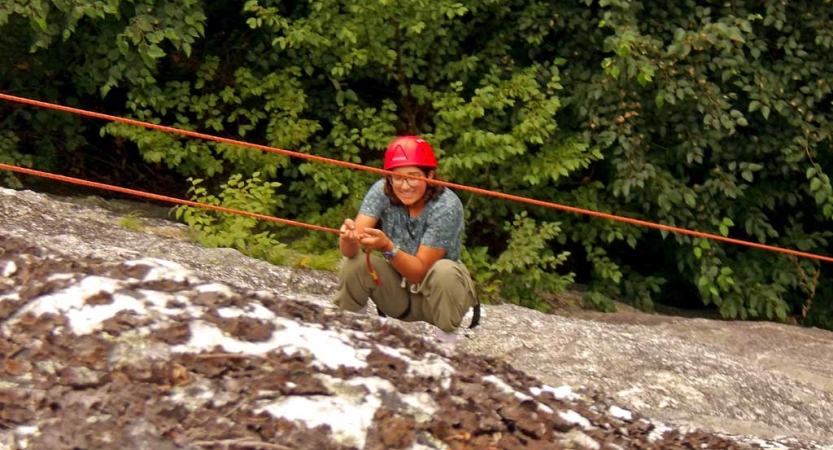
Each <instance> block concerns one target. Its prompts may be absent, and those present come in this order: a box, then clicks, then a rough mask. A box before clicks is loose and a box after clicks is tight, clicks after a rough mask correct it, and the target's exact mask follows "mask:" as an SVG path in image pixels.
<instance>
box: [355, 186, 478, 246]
mask: <svg viewBox="0 0 833 450" xmlns="http://www.w3.org/2000/svg"><path fill="white" fill-rule="evenodd" d="M359 214H364V215H366V216H370V217H373V218H375V219H380V220H381V221H382V231H384V232H385V234H386V235H387V236H388V237H389V238H390V239H391V240H392V241H393V242H394V243H396V244H398V245H399V248H401V249H402V250H404V251H405V252H407V253H409V254H411V255H416V252H417V249H418V248H419V246H420V245H425V246H426V247H431V248H440V249H443V250H445V255H443V258H444V259H450V260H452V261H457V262H459V261H460V247H461V246H462V240H463V227H464V220H463V202H461V201H460V198H459V197H457V194H455V193H454V192H452V191H451V189H448V188H445V189H444V190H443V192H442V194H440V196H439V197H438V198H437V199H435V200H430V201H428V203H426V204H425V208H424V209H423V210H422V212H421V213H420V214H419V216H417V217H411V216H410V214H409V213H408V208H407V207H405V206H401V205H400V206H392V205H391V204H390V199H389V198H388V197H387V196H386V195H385V179H384V178H383V179H381V180H379V181H377V182H375V183H373V185H372V186H371V187H370V189H368V191H367V193H366V194H365V196H364V200H362V206H361V207H360V208H359Z"/></svg>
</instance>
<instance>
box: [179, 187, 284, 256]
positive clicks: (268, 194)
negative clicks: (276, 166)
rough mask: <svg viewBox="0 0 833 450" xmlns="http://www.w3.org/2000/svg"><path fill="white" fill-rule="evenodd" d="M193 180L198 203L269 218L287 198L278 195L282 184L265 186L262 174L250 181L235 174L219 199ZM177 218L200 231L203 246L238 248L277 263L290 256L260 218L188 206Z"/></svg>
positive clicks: (192, 189)
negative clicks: (277, 189)
mask: <svg viewBox="0 0 833 450" xmlns="http://www.w3.org/2000/svg"><path fill="white" fill-rule="evenodd" d="M189 181H190V182H191V187H190V188H189V190H188V192H189V194H191V199H192V201H195V202H197V203H202V204H206V205H212V206H219V207H222V208H229V209H235V210H241V211H245V212H248V213H253V214H260V215H265V216H269V215H273V214H274V213H275V212H276V210H277V209H279V208H281V207H282V205H283V200H284V197H283V196H280V195H275V189H276V188H277V187H279V186H280V183H278V182H274V181H273V182H266V183H264V182H263V181H262V180H261V179H260V173H258V172H255V173H254V174H252V176H251V177H250V178H248V179H246V180H243V177H242V176H241V175H240V174H234V175H232V176H231V177H230V178H229V180H228V181H227V182H226V183H224V184H222V185H220V192H219V194H218V195H216V196H215V195H213V194H210V193H209V192H208V190H207V189H206V188H205V187H203V186H201V184H202V183H203V180H202V179H189ZM176 218H177V219H180V220H182V221H184V222H185V223H186V224H188V226H189V227H190V228H191V229H193V230H195V231H196V232H197V236H196V240H197V242H198V243H199V244H200V245H204V246H206V247H230V248H234V249H237V250H239V251H240V252H241V253H243V254H245V255H248V256H252V257H254V258H261V259H264V260H266V261H269V262H271V263H273V264H281V263H283V262H284V259H285V257H286V251H285V248H286V245H285V244H282V243H281V242H279V241H278V240H277V239H276V238H275V236H274V233H272V232H271V231H269V230H268V229H264V224H263V221H262V220H260V219H258V218H255V217H249V216H244V215H240V214H232V213H227V212H221V211H217V210H213V209H207V208H201V207H194V206H187V205H182V206H178V207H177V208H176Z"/></svg>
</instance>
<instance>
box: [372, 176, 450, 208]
mask: <svg viewBox="0 0 833 450" xmlns="http://www.w3.org/2000/svg"><path fill="white" fill-rule="evenodd" d="M419 170H421V171H422V174H423V175H424V176H425V177H426V178H427V177H428V174H429V173H431V171H434V179H435V180H442V179H441V178H440V177H439V176H438V175H437V171H436V170H435V169H433V168H431V167H419ZM427 184H428V186H425V194H423V196H422V199H423V200H425V203H428V202H429V201H431V200H436V199H437V198H439V197H440V194H442V193H443V191H444V190H445V186H441V185H439V184H431V183H427ZM385 195H386V196H387V197H388V200H390V204H391V206H401V205H402V202H401V201H399V198H398V197H397V196H396V193H394V192H393V184H392V182H391V179H390V177H387V178H385Z"/></svg>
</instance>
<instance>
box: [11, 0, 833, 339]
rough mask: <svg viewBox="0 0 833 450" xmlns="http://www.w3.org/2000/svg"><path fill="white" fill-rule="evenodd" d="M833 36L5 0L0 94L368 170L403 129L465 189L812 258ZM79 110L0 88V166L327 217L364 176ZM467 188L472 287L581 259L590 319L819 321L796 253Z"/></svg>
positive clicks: (804, 24) (772, 15) (334, 1)
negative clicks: (115, 162) (709, 311)
mask: <svg viewBox="0 0 833 450" xmlns="http://www.w3.org/2000/svg"><path fill="white" fill-rule="evenodd" d="M207 30H210V33H209V32H206V31H207ZM831 30H833V8H831V7H830V4H829V2H825V3H823V4H818V5H816V4H810V3H808V2H778V1H775V0H764V1H761V2H753V3H749V2H747V3H744V2H728V3H720V4H718V3H714V2H708V1H705V0H690V1H686V2H675V3H672V4H669V3H667V2H664V3H663V2H657V1H648V2H641V3H637V2H631V1H628V0H603V1H599V2H596V1H592V0H584V1H583V2H551V1H544V0H531V1H530V0H523V1H521V0H501V1H494V0H470V1H466V2H458V1H457V0H437V1H432V2H425V1H422V0H402V1H397V2H393V1H387V0H383V1H376V2H360V1H357V0H312V1H309V2H284V1H280V0H247V1H245V2H240V3H238V2H207V1H205V0H141V1H138V0H122V1H114V0H77V1H74V2H72V3H67V2H64V1H59V0H42V1H37V2H29V1H23V0H10V1H6V2H4V3H3V4H0V61H3V62H2V63H0V91H3V92H8V93H12V94H19V95H23V96H28V97H34V98H38V99H42V100H47V101H57V102H59V103H63V104H68V105H73V106H81V107H85V108H87V109H92V110H95V111H101V112H110V113H114V114H117V115H123V116H130V117H134V118H136V119H141V120H146V121H150V122H153V123H160V124H164V125H170V126H175V127H179V128H183V129H187V130H194V131H199V132H205V133H211V134H215V135H219V136H222V137H227V138H231V139H245V140H247V141H250V142H255V143H258V144H264V145H268V146H272V147H278V148H282V149H289V150H294V151H299V152H303V153H309V154H314V155H318V156H323V157H328V158H333V159H338V160H343V161H349V162H353V163H361V164H369V165H372V166H375V167H379V165H380V158H381V156H382V154H383V153H382V152H383V151H384V148H385V146H386V145H387V143H388V142H389V141H390V139H391V138H392V137H393V136H394V135H396V134H400V133H406V132H407V133H419V134H422V135H424V136H425V137H426V138H427V139H428V140H429V141H430V142H431V143H432V145H433V146H434V148H435V150H436V151H437V153H438V155H439V156H440V170H439V172H440V174H441V175H442V176H443V177H444V178H445V179H448V180H452V181H454V182H456V183H460V184H466V185H471V186H476V187H479V188H483V189H492V190H497V191H502V192H508V193H512V194H517V195H522V196H527V197H533V198H536V199H540V200H543V201H548V202H555V203H559V204H564V205H569V206H575V207H580V208H585V209H590V210H593V211H598V212H602V213H610V214H618V215H623V216H627V217H631V218H635V219H641V220H647V221H654V222H659V223H663V224H667V225H671V226H680V227H686V228H691V229H697V230H701V231H706V232H710V233H716V234H720V235H723V236H728V237H731V238H737V239H746V240H753V241H756V242H760V243H765V244H772V245H777V246H781V247H787V248H797V249H800V250H803V251H806V252H814V253H820V254H828V255H829V254H831V247H830V244H829V237H830V232H829V231H828V230H829V229H830V224H831V221H833V185H831V182H830V178H829V176H830V174H829V173H828V170H829V168H830V167H833V152H831V139H833V121H832V120H831V101H833V92H831V84H833V79H831V77H830V74H831V73H833V52H831V51H830V47H831V45H833V32H831ZM92 123H93V122H91V121H89V120H87V119H81V118H78V117H76V116H72V115H68V114H63V113H53V112H49V111H45V110H38V109H34V108H31V107H24V106H21V105H17V104H12V103H3V104H0V161H3V162H10V163H12V164H18V165H24V166H32V167H35V168H38V169H43V170H51V169H62V168H64V169H65V168H71V166H72V165H73V164H76V163H77V162H76V161H74V159H73V157H72V154H73V153H74V152H75V151H76V150H78V149H80V148H88V147H90V146H92V145H100V146H102V147H107V146H112V147H118V148H122V146H123V145H124V146H125V147H127V148H129V149H131V150H132V149H134V148H135V150H136V151H137V153H138V154H139V155H141V157H142V158H143V159H144V161H146V162H147V163H148V165H149V166H151V167H160V168H161V167H166V168H168V169H169V170H171V171H174V172H175V173H178V174H179V175H181V176H182V177H183V178H191V179H195V181H194V183H193V185H192V187H191V190H190V191H189V194H190V195H192V197H193V198H196V199H200V201H205V202H214V203H212V204H218V205H236V206H238V207H239V208H240V209H245V210H249V211H257V212H262V213H263V214H267V215H268V214H274V213H276V212H277V211H278V210H279V211H280V213H281V214H280V215H281V216H282V217H286V218H292V219H295V220H299V221H304V222H310V223H314V224H319V225H324V226H329V227H337V226H338V224H340V223H341V221H342V220H343V219H344V218H345V217H353V216H354V215H355V212H356V210H357V208H358V205H359V203H360V202H361V198H362V196H363V194H364V192H365V190H366V189H367V187H368V186H369V185H370V183H371V182H372V181H373V179H374V178H375V177H376V175H371V174H367V173H363V172H358V171H353V170H347V169H344V168H340V167H334V166H330V165H324V164H322V163H318V162H310V161H302V160H299V159H290V158H288V157H287V156H284V155H280V154H275V153H270V152H264V151H261V150H255V149H249V148H242V147H236V146H231V145H228V144H219V143H215V142H203V141H200V140H195V139H184V138H181V137H178V136H176V135H172V134H166V133H162V132H158V131H150V130H147V129H144V128H140V127H134V126H129V125H124V124H106V125H104V124H96V125H92ZM105 151H106V150H105ZM2 176H3V178H0V182H2V183H4V184H11V185H15V186H19V183H18V180H17V179H16V178H15V177H14V176H10V175H8V174H4V175H2ZM196 180H205V181H204V182H201V183H200V182H198V181H196ZM243 180H245V181H243ZM14 183H17V184H14ZM465 202H466V219H467V223H466V225H467V230H468V232H467V236H466V239H467V242H466V244H467V246H466V247H467V248H466V251H464V254H463V257H464V260H465V261H466V262H467V264H469V266H470V268H471V269H472V273H473V276H474V277H475V278H476V280H477V281H478V285H479V287H480V288H481V289H482V290H483V292H484V293H485V296H486V297H488V296H492V295H493V296H506V297H507V298H510V299H511V300H512V301H516V302H518V303H521V304H525V305H528V306H532V307H541V308H543V307H544V304H545V303H544V302H543V301H542V300H541V298H540V297H536V295H537V294H541V293H543V292H544V291H548V290H559V289H563V288H564V287H565V282H564V281H565V280H566V279H568V278H570V277H572V276H573V275H572V273H573V272H575V273H576V274H575V278H576V279H580V280H581V282H582V283H585V284H588V285H589V286H590V291H589V292H588V293H587V294H586V295H585V299H584V302H585V303H586V304H587V305H593V306H595V307H598V308H600V309H605V310H609V309H611V308H612V307H613V306H612V305H613V303H612V301H611V300H612V299H616V300H622V301H626V302H629V303H631V304H633V305H636V306H638V307H640V308H643V309H645V310H651V309H652V308H653V306H654V304H655V303H656V302H658V301H659V302H661V301H663V300H664V299H668V298H670V297H672V296H674V295H675V293H674V292H673V291H672V290H671V288H670V287H669V286H680V285H685V286H686V287H690V288H691V290H692V291H693V292H695V293H696V294H697V295H699V299H700V301H701V302H702V303H703V304H705V305H709V306H713V307H715V308H717V309H718V310H719V311H720V312H721V314H723V315H724V316H725V317H728V318H735V317H736V318H742V319H743V318H766V319H773V320H787V319H789V317H791V316H801V317H802V320H803V322H804V323H808V324H809V323H817V324H818V323H829V322H828V321H829V317H831V315H830V314H829V311H831V310H833V297H832V296H831V295H830V292H831V290H830V287H829V281H828V280H827V279H826V278H825V276H824V275H820V276H819V277H818V278H816V277H815V274H817V273H821V272H819V271H820V270H821V269H820V267H819V266H818V265H812V264H811V265H809V266H808V265H807V264H808V262H807V261H802V262H799V261H796V260H795V259H791V257H787V256H785V255H782V254H776V253H772V252H764V251H762V250H758V249H750V248H746V247H738V246H734V245H728V244H723V243H715V242H710V241H705V240H702V239H698V238H694V237H691V236H688V235H676V234H675V235H669V233H668V232H665V231H663V232H660V233H657V232H655V231H651V230H647V229H645V228H642V227H636V226H633V225H627V224H622V223H620V222H613V221H609V220H603V219H599V218H588V217H586V216H581V215H578V214H567V213H564V212H561V211H554V210H548V209H545V208H537V209H535V210H532V209H529V206H528V205H523V204H516V203H512V202H507V201H502V200H495V199H493V198H491V197H486V196H482V195H473V194H472V195H467V196H466V198H465ZM526 210H529V216H526V215H524V214H526ZM178 212H179V214H180V216H181V217H183V218H184V220H185V221H186V222H188V223H189V224H191V225H192V226H193V227H194V228H195V229H196V230H198V231H199V232H200V236H202V237H201V239H202V240H203V241H204V243H205V244H206V245H227V246H232V247H235V248H239V249H241V251H245V252H249V253H250V254H252V255H257V256H259V257H264V258H266V259H270V260H272V261H284V262H287V261H290V263H291V264H298V265H303V266H306V265H316V266H319V263H318V262H311V261H312V259H308V260H307V261H306V262H303V264H302V263H301V261H304V259H303V257H301V258H300V259H298V260H295V259H293V258H295V257H294V256H291V255H290V254H289V253H287V252H286V251H285V249H284V247H283V246H282V244H278V240H279V239H280V240H281V241H285V242H292V245H293V246H296V247H297V249H298V250H299V251H300V252H301V253H304V254H306V253H309V252H316V253H321V252H325V251H328V250H329V251H331V250H332V248H333V247H334V242H333V240H332V236H329V235H322V234H320V233H317V234H307V233H305V232H303V231H300V230H297V229H288V228H275V229H272V228H271V227H268V226H267V225H266V224H263V223H259V222H257V221H255V220H254V219H251V218H239V219H238V218H233V217H226V216H225V215H224V214H221V213H215V212H205V211H198V210H194V209H188V208H182V209H180V210H179V211H178ZM533 217H534V219H533ZM507 222H512V223H513V225H512V229H511V230H507V229H505V228H503V227H502V226H500V225H499V224H502V223H507ZM322 258H323V260H322V262H321V263H320V266H321V267H324V266H327V265H328V264H329V263H328V262H326V261H327V257H322ZM646 258H647V259H646ZM568 268H569V269H568ZM573 268H578V269H576V270H573ZM559 271H562V272H567V271H570V275H559V274H558V272H559ZM825 274H828V276H829V273H825ZM808 280H809V281H808ZM814 280H815V281H814ZM536 293H537V294H536ZM808 299H812V301H811V303H812V307H810V308H807V307H806V305H807V303H808ZM816 314H818V315H816Z"/></svg>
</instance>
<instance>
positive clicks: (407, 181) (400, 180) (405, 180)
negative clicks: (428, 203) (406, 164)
mask: <svg viewBox="0 0 833 450" xmlns="http://www.w3.org/2000/svg"><path fill="white" fill-rule="evenodd" d="M405 175H410V176H413V177H425V174H424V173H421V172H414V173H407V174H405ZM388 179H389V180H390V182H391V184H394V185H399V186H402V183H405V184H407V185H408V186H410V187H414V186H416V185H417V184H418V183H420V182H422V180H418V179H416V178H405V177H397V176H391V177H388Z"/></svg>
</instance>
